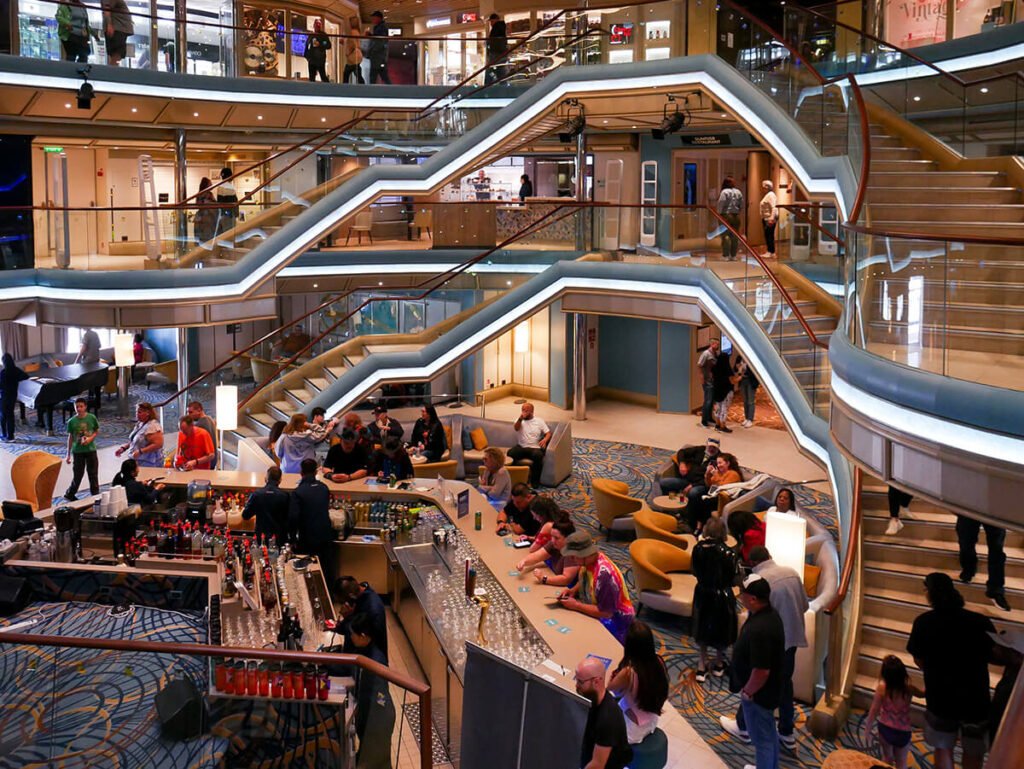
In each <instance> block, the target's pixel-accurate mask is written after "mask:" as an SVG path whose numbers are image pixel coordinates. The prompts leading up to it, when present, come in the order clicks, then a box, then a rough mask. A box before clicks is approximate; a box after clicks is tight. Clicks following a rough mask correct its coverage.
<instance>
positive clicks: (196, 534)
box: [192, 522, 203, 558]
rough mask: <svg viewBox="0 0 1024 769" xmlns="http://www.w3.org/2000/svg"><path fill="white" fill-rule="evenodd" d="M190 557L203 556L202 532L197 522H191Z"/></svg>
mask: <svg viewBox="0 0 1024 769" xmlns="http://www.w3.org/2000/svg"><path fill="white" fill-rule="evenodd" d="M192 557H193V558H202V557H203V532H202V531H200V529H199V523H198V522H197V523H194V524H192Z"/></svg>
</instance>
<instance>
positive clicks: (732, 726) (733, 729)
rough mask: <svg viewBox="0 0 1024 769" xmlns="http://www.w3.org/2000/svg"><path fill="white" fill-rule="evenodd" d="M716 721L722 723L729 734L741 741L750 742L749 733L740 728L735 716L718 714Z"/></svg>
mask: <svg viewBox="0 0 1024 769" xmlns="http://www.w3.org/2000/svg"><path fill="white" fill-rule="evenodd" d="M718 722H719V723H720V724H721V725H722V728H723V729H725V731H727V732H728V733H729V734H731V735H732V736H733V737H735V738H736V739H738V740H741V741H742V742H745V743H747V744H748V745H749V744H750V734H748V733H747V732H746V731H745V730H743V729H740V725H739V724H737V723H736V719H735V718H729V717H728V716H719V718H718Z"/></svg>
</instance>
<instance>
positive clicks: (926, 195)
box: [867, 173, 1020, 205]
mask: <svg viewBox="0 0 1024 769" xmlns="http://www.w3.org/2000/svg"><path fill="white" fill-rule="evenodd" d="M932 176H934V177H935V178H934V179H932V178H931V177H929V179H928V181H929V182H930V183H929V185H928V186H927V187H921V188H914V187H898V186H892V187H883V186H881V185H876V184H874V183H873V181H869V182H868V184H869V187H868V196H867V202H868V205H877V204H880V203H892V204H899V203H911V204H917V203H933V202H935V200H936V199H941V198H943V197H944V196H948V195H963V196H965V199H968V200H970V201H971V202H972V203H975V204H982V203H986V204H990V205H992V204H995V205H1003V204H1007V203H1016V202H1017V201H1019V200H1020V192H1019V191H1018V190H1017V188H1016V187H958V186H956V185H949V186H948V187H946V188H945V189H943V185H942V174H941V173H936V174H932ZM872 179H873V177H872Z"/></svg>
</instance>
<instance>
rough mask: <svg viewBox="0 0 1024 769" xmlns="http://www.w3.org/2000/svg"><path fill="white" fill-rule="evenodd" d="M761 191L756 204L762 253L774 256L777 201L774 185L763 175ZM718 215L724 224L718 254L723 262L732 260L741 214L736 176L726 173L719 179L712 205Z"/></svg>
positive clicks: (739, 192) (740, 192)
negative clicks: (762, 244)
mask: <svg viewBox="0 0 1024 769" xmlns="http://www.w3.org/2000/svg"><path fill="white" fill-rule="evenodd" d="M761 191H762V192H763V193H764V195H763V196H762V197H761V202H760V203H759V204H758V213H759V214H760V217H761V229H762V232H763V233H764V244H765V253H764V255H765V257H767V258H768V259H774V258H775V231H776V228H777V227H778V223H779V201H778V196H777V195H776V194H775V185H774V184H773V183H772V182H770V181H768V180H767V179H765V180H764V181H763V182H761ZM715 210H716V211H718V214H719V216H721V217H722V220H723V221H724V222H725V223H726V224H727V225H728V226H726V227H724V228H723V230H722V258H723V259H724V260H725V261H727V262H732V261H735V260H736V254H737V253H738V251H739V244H740V240H739V237H738V233H739V232H740V231H741V230H740V228H741V226H742V225H741V218H740V217H741V216H742V214H743V192H742V191H741V190H740V189H739V187H737V186H736V180H735V179H734V178H733V177H731V176H726V177H725V179H723V180H722V188H721V191H720V192H719V194H718V203H717V204H716V206H715Z"/></svg>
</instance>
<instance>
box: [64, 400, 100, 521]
mask: <svg viewBox="0 0 1024 769" xmlns="http://www.w3.org/2000/svg"><path fill="white" fill-rule="evenodd" d="M88 406H89V404H88V402H87V401H86V400H85V398H79V399H78V400H76V401H75V415H74V416H73V417H71V419H69V420H68V455H67V457H66V458H65V460H64V461H65V462H67V463H68V464H71V460H72V458H74V460H75V463H74V465H72V472H73V475H72V478H71V485H70V486H68V490H67V491H66V492H65V493H64V499H66V500H68V501H69V502H74V501H75V496H76V495H77V494H78V487H79V485H81V483H82V475H83V474H85V472H86V471H88V473H89V493H90V494H99V493H100V462H99V457H98V456H97V455H96V436H97V435H98V434H99V432H100V421H99V420H98V419H97V418H96V415H95V414H90V413H89V409H88Z"/></svg>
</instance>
